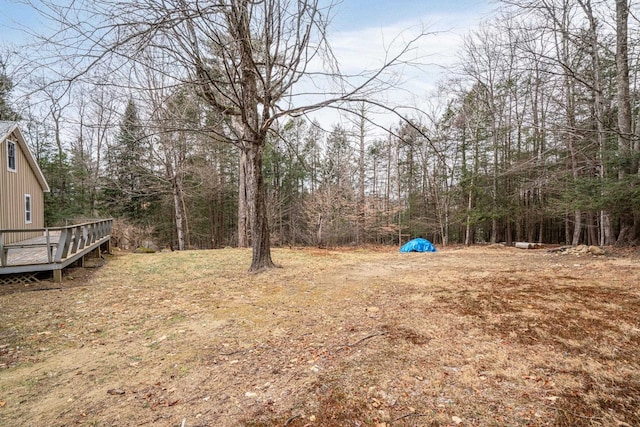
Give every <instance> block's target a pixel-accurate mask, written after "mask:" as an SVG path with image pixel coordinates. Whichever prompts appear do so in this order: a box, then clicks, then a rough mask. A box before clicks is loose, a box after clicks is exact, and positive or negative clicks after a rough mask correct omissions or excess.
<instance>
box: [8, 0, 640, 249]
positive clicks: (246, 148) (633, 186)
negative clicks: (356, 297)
mask: <svg viewBox="0 0 640 427" xmlns="http://www.w3.org/2000/svg"><path fill="white" fill-rule="evenodd" d="M238 3H239V4H243V3H244V4H245V6H246V5H247V4H246V3H245V2H242V1H240V2H238ZM267 3H269V2H267ZM312 3H313V2H312ZM273 4H276V5H277V4H279V2H275V3H273ZM311 6H313V7H311V8H310V9H305V10H302V11H301V12H300V13H314V10H315V9H314V8H316V7H318V6H317V5H315V4H311ZM633 7H634V5H633V4H632V5H631V8H630V6H629V4H628V3H627V2H626V1H623V0H615V1H597V2H596V1H590V0H576V1H569V0H542V1H529V0H511V1H506V2H503V3H502V4H501V7H500V8H499V9H497V10H496V12H495V16H494V17H493V18H490V19H488V20H486V21H485V22H483V24H482V25H481V26H479V27H478V28H477V29H476V30H473V31H472V32H470V33H469V34H468V35H467V36H466V37H465V40H464V45H463V48H462V49H461V51H460V52H459V53H458V57H459V60H458V63H457V65H456V66H454V67H452V68H451V70H450V73H449V76H448V77H447V79H445V80H443V81H441V82H440V85H439V90H438V92H437V93H434V94H425V95H424V97H425V100H427V98H428V101H429V103H430V104H429V105H430V107H429V108H428V109H427V108H423V109H422V110H421V111H420V112H419V113H417V112H414V114H412V115H411V116H410V117H403V118H399V119H398V120H397V121H396V123H395V124H392V125H387V126H385V127H384V129H383V130H381V128H380V125H379V123H376V117H378V116H377V113H378V112H379V111H378V110H377V108H379V105H376V104H375V103H373V104H372V103H368V102H366V99H364V98H366V96H364V95H363V92H358V91H356V92H353V93H351V94H350V95H354V96H346V97H339V98H340V99H339V100H338V101H340V102H341V104H340V109H341V110H343V111H347V112H345V113H344V114H343V116H342V120H341V122H340V123H339V124H338V123H336V124H330V125H327V124H325V123H319V122H318V121H314V120H310V119H308V118H306V116H305V115H304V114H302V113H304V111H296V110H295V108H293V107H292V108H290V110H289V111H288V113H294V114H282V115H279V116H278V117H276V118H275V119H273V120H271V118H272V117H274V116H276V115H278V111H280V110H278V108H275V107H274V108H272V109H267V110H268V111H267V110H258V109H259V108H262V106H264V105H268V102H267V101H266V100H264V99H262V100H261V96H262V95H264V94H267V95H268V96H273V98H274V100H275V99H276V98H277V97H278V93H280V92H279V91H281V89H282V88H281V87H282V86H283V85H287V84H289V83H293V82H294V81H297V79H299V78H301V75H302V74H291V75H289V74H286V73H287V72H288V71H286V70H287V69H285V70H281V69H278V67H277V65H276V64H277V63H278V60H280V59H281V56H278V55H281V54H280V53H278V54H276V55H274V56H273V58H271V59H270V60H271V61H272V64H271V65H272V68H271V70H277V71H278V72H280V73H281V74H280V75H279V77H278V79H275V80H274V79H273V78H272V80H270V82H271V83H273V84H272V85H271V86H269V85H267V84H266V83H264V82H263V83H257V84H255V85H254V86H253V87H252V90H253V95H251V94H247V93H246V92H242V90H245V89H246V88H245V87H244V86H242V88H244V89H242V90H240V89H239V88H240V86H237V87H236V86H234V84H239V83H238V80H237V76H232V77H231V79H229V80H225V79H224V76H223V75H222V74H224V73H225V72H231V71H230V70H236V69H242V67H243V66H246V63H244V62H243V61H249V59H247V58H245V59H243V58H242V56H241V54H239V53H238V52H245V53H247V54H249V53H250V54H251V55H253V63H252V64H251V65H250V67H249V68H248V69H247V70H248V71H246V75H251V73H255V72H254V71H252V69H251V67H253V70H256V69H257V70H258V71H260V72H266V70H268V69H269V68H268V67H267V66H266V65H265V63H269V59H268V58H269V55H266V54H265V53H264V51H265V50H269V49H267V48H265V47H264V46H263V47H260V48H259V49H258V51H251V52H249V51H243V50H242V49H244V48H247V47H246V46H245V47H243V46H241V45H240V46H239V45H235V46H234V47H233V49H230V50H228V51H226V50H223V49H225V48H226V47H227V46H228V44H227V42H228V40H225V42H224V43H220V45H216V44H215V43H212V45H209V46H207V47H202V46H199V47H197V48H196V50H184V51H181V52H182V53H181V55H183V56H184V58H183V60H184V61H185V63H187V62H188V64H189V66H191V67H192V68H191V69H192V70H195V71H194V74H191V75H190V77H189V79H188V80H187V79H185V78H175V77H173V78H171V79H170V80H167V79H168V77H167V76H168V75H171V72H165V71H160V72H159V71H158V70H159V69H161V68H162V66H166V65H167V64H166V62H167V61H168V59H167V58H163V57H162V55H163V54H165V53H166V52H165V53H163V52H158V51H157V50H146V51H145V52H144V53H141V52H137V54H140V55H142V56H140V57H137V59H136V61H137V62H138V63H141V62H145V63H146V64H147V65H149V66H148V67H146V68H145V69H144V70H145V71H144V72H142V71H139V74H137V75H135V76H133V77H134V78H135V80H136V84H135V85H134V84H132V83H131V82H128V83H127V85H124V86H122V87H118V86H115V85H101V84H92V85H89V84H86V82H85V83H84V84H79V85H77V86H68V85H65V84H63V83H59V84H48V85H46V86H45V89H43V90H42V91H41V92H40V93H41V97H42V99H43V100H44V101H43V102H41V103H39V104H37V105H26V106H25V107H24V108H22V110H20V114H21V119H22V120H23V123H25V127H26V133H27V134H28V136H29V140H30V142H31V144H32V149H33V151H34V153H35V155H36V157H37V159H38V161H39V162H40V165H41V166H42V169H43V171H44V173H45V175H46V177H47V179H48V181H49V184H50V186H51V188H52V191H51V193H50V194H49V195H47V212H46V220H47V223H48V225H57V224H60V223H61V222H62V221H64V220H65V219H68V218H72V217H97V216H113V217H114V218H116V219H117V224H118V227H119V231H117V232H118V233H121V234H123V235H125V234H127V233H128V234H127V236H128V237H129V238H130V239H132V240H134V244H143V242H144V241H147V240H153V241H155V242H156V244H158V245H160V246H170V247H172V248H175V249H190V248H217V247H224V246H236V245H240V246H247V245H249V244H251V243H253V242H255V240H256V239H255V236H256V235H257V234H258V233H261V232H263V231H264V230H265V229H266V230H268V238H267V240H268V241H269V242H270V243H271V244H274V245H280V246H282V245H289V246H297V245H318V246H335V245H360V244H399V243H401V242H404V241H406V240H407V239H409V238H411V237H419V236H421V237H426V238H428V239H430V240H432V241H433V242H434V243H436V244H444V245H446V244H454V243H463V244H474V243H483V242H507V243H512V242H514V241H529V242H542V243H564V244H573V245H576V244H581V243H585V244H594V245H610V244H619V245H629V244H637V243H638V241H639V239H640V175H639V163H640V127H639V126H638V124H639V119H640V109H639V108H638V101H639V95H640V93H639V92H638V90H637V84H636V81H637V80H638V79H637V77H639V76H640V74H638V73H639V68H638V65H640V64H638V62H637V59H636V58H638V57H639V56H638V55H637V52H638V47H640V43H639V42H640V37H639V36H640V33H638V28H639V26H638V25H637V24H638V22H637V21H636V20H635V18H634V17H635V16H636V15H634V13H633ZM248 10H249V9H247V10H244V12H247V11H248ZM319 10H320V9H319ZM269 11H271V12H273V13H275V11H274V10H271V9H269ZM612 11H613V12H612ZM119 12H121V11H114V12H113V13H119ZM183 12H184V11H183ZM244 12H243V9H242V8H239V9H237V10H236V9H234V12H233V13H234V14H232V15H230V16H227V17H226V19H228V20H229V19H231V20H233V19H235V20H236V21H234V25H233V28H235V29H236V30H237V31H241V30H243V28H244V29H245V30H246V31H248V32H249V33H251V32H252V31H254V29H251V28H250V25H249V24H248V21H245V20H247V19H249V18H248V17H249V16H253V14H247V15H243V13H244ZM264 13H266V12H264ZM150 15H151V14H150V13H149V14H144V17H145V19H147V18H149V16H150ZM138 16H142V15H138ZM175 19H176V21H175V23H176V25H184V27H183V29H184V30H185V31H186V34H187V35H193V34H194V33H193V31H197V29H194V28H191V27H189V25H193V24H200V23H201V22H200V21H197V20H192V19H191V16H188V17H184V16H180V17H175ZM314 19H315V17H314ZM314 22H316V21H314ZM190 23H191V24H190ZM245 24H247V27H243V25H245ZM145 28H146V27H145ZM259 28H260V29H261V31H263V32H262V33H260V34H261V35H260V37H258V39H259V40H263V41H264V40H268V39H269V37H271V36H272V35H273V34H275V33H266V32H265V28H264V27H262V26H260V27H259ZM323 28H324V27H323ZM208 31H213V30H212V29H209V30H208ZM213 33H215V32H213ZM305 34H306V33H305ZM143 35H144V36H145V37H146V36H149V33H148V32H145V33H144V34H142V33H138V34H133V35H132V33H127V34H126V36H127V37H129V39H128V40H130V39H131V38H132V37H134V36H139V37H142V36H143ZM297 36H298V34H297V33H296V37H293V34H291V38H290V39H287V40H288V41H287V40H283V41H281V42H280V44H279V45H280V46H283V45H287V46H289V44H288V43H294V42H293V40H296V42H300V39H299V38H297ZM163 37H168V34H163ZM309 37H311V35H309ZM196 39H197V40H201V38H200V37H196V38H194V39H188V38H187V40H196ZM236 40H243V38H242V37H240V35H237V37H236ZM122 46H125V45H124V44H122V45H121V46H120V47H122ZM126 46H127V48H128V49H129V48H131V46H132V45H126ZM137 46H141V45H137ZM314 46H316V47H317V45H314ZM146 47H149V46H146ZM154 48H155V47H154ZM188 48H189V49H194V46H193V45H188ZM272 48H273V46H272ZM298 48H299V46H298ZM172 49H174V51H175V50H176V49H177V48H175V47H172ZM260 49H262V50H260ZM202 51H207V52H208V54H207V55H205V54H204V53H202V55H201V56H198V55H200V52H202ZM212 51H213V53H211V52H212ZM152 52H153V53H154V55H152V54H151V53H152ZM292 52H293V57H290V60H291V61H292V62H290V64H294V63H296V61H299V60H300V55H302V50H300V49H298V50H295V51H292ZM313 52H319V50H318V49H316V50H314V51H313ZM290 53H291V52H290ZM308 53H309V51H307V54H308ZM234 55H240V57H234ZM256 58H261V59H260V60H256ZM274 58H278V60H276V59H274ZM129 59H130V58H129ZM263 60H264V61H263ZM158 61H160V62H163V64H162V66H161V64H159V62H158ZM225 61H226V62H225ZM225 64H226V65H225ZM229 64H231V65H229ZM234 67H235V68H234ZM289 69H290V68H289ZM139 70H140V69H139ZM274 72H275V71H274ZM216 73H217V74H216ZM300 73H302V71H301V72H300ZM267 74H269V73H267ZM10 77H11V75H10V74H9V73H7V72H5V74H4V77H3V78H2V79H0V82H2V84H3V87H4V88H8V87H9V86H8V85H9V84H10ZM221 81H227V82H233V83H234V84H231V83H228V84H222V83H220V82H221ZM274 82H276V83H277V84H276V83H274ZM267 86H269V87H267ZM0 93H1V94H2V95H3V102H2V103H0V106H3V108H5V107H4V105H5V104H6V102H4V100H6V97H7V96H8V95H7V94H8V91H7V90H3V91H2V92H0ZM238 93H240V94H244V95H243V96H244V98H243V97H242V96H240V98H237V99H235V100H234V99H232V96H235V95H233V94H238ZM282 93H283V92H282ZM249 95H250V96H249ZM247 96H249V98H250V97H251V96H253V99H254V101H250V99H249V98H247ZM230 100H231V101H232V102H231V103H230V104H225V103H226V102H230ZM332 101H336V99H333V100H332ZM274 105H275V104H274ZM323 105H324V102H319V103H314V104H312V105H311V108H310V110H314V109H316V108H319V107H321V106H323ZM239 106H240V107H242V108H240V107H239ZM236 107H238V108H236ZM247 108H249V109H250V111H252V112H253V113H252V114H253V118H251V117H249V118H248V119H247V117H245V116H246V114H244V113H245V112H246V111H247V110H246V109H247ZM7 111H11V110H7ZM230 112H232V113H230ZM295 113H300V114H295ZM11 114H14V113H13V111H11ZM242 120H245V121H246V123H245V122H242ZM265 120H267V121H268V126H266V125H264V123H265ZM242 123H244V124H242ZM252 126H253V127H252ZM256 126H257V127H256ZM239 134H240V136H239ZM243 135H244V136H243ZM248 135H252V136H251V138H254V139H253V141H256V139H255V138H256V137H257V136H259V137H260V138H263V139H262V140H260V141H262V142H260V143H259V144H257V145H256V144H253V145H246V144H245V143H246V141H249V140H250V139H251V138H249V136H248ZM239 141H244V142H242V143H240V142H239ZM243 144H244V145H243ZM254 148H255V149H256V150H258V151H252V150H253V149H254ZM256 155H258V156H259V157H260V158H259V159H256V158H255V156H256ZM252 159H253V160H252ZM256 167H258V168H259V169H260V171H261V173H260V174H256V172H255V171H253V172H252V170H251V169H252V168H256ZM258 181H261V183H258ZM251 183H253V184H251ZM258 184H259V185H263V189H262V190H259V189H258V187H257V186H256V185H258ZM256 191H260V192H262V194H264V206H263V207H260V206H261V205H258V207H257V208H256V204H255V203H248V197H251V193H252V192H256ZM261 203H262V202H261ZM252 209H253V210H256V209H259V210H261V211H263V212H264V221H266V224H267V228H265V229H262V228H260V227H258V228H256V227H255V222H256V221H258V219H256V218H257V216H256V212H254V211H252Z"/></svg>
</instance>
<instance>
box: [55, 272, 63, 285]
mask: <svg viewBox="0 0 640 427" xmlns="http://www.w3.org/2000/svg"><path fill="white" fill-rule="evenodd" d="M53 281H54V282H55V283H62V269H58V270H53Z"/></svg>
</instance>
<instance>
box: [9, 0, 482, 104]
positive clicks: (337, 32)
mask: <svg viewBox="0 0 640 427" xmlns="http://www.w3.org/2000/svg"><path fill="white" fill-rule="evenodd" d="M327 1H329V0H327ZM493 7H494V2H493V1H492V0H342V1H340V0H338V3H337V4H336V5H335V7H334V11H333V19H332V23H331V28H330V33H329V36H330V43H331V46H332V49H333V51H334V53H335V55H336V57H337V58H338V60H339V63H340V67H341V70H342V71H343V72H346V73H358V72H361V71H362V70H366V69H372V68H374V67H376V66H379V65H380V64H381V63H382V61H383V60H384V58H385V54H386V52H387V51H391V52H394V48H395V49H398V48H400V47H401V46H402V45H403V42H405V41H407V40H408V39H410V38H412V37H413V36H414V35H415V34H416V32H418V31H420V30H421V29H422V28H425V29H426V30H427V31H428V32H429V33H431V34H430V35H429V36H427V37H424V38H423V39H422V40H421V41H420V44H419V46H418V48H417V49H416V50H415V51H414V52H413V53H412V55H414V57H416V58H419V62H420V63H422V64H423V66H420V67H419V68H417V69H405V70H403V71H402V76H401V81H402V85H403V90H401V91H398V92H397V93H395V94H393V95H392V96H394V97H396V100H398V99H399V98H400V97H405V99H406V100H407V101H406V102H407V103H412V102H418V101H416V100H419V99H424V98H425V97H427V95H428V94H429V93H430V92H433V90H434V88H435V85H436V83H437V82H438V81H440V80H441V79H442V77H443V76H444V75H446V73H447V71H448V70H449V68H448V66H450V65H451V64H452V63H454V62H455V61H456V58H457V54H458V52H459V50H460V47H461V45H462V37H463V36H464V35H465V34H467V33H468V31H469V30H470V29H472V28H475V27H476V26H477V25H478V24H479V22H480V21H482V20H483V19H485V18H487V17H488V16H489V15H490V13H491V10H492V8H493ZM39 21H40V18H39V17H38V16H37V15H36V14H35V13H34V12H32V11H31V9H30V8H29V7H28V6H25V5H24V4H20V2H19V1H15V0H0V47H1V46H3V45H5V46H6V45H10V44H20V43H21V42H24V38H25V32H24V26H26V27H32V28H34V27H35V28H42V23H41V22H39ZM410 98H413V100H411V99H410ZM402 102H405V101H402ZM322 114H329V113H328V112H324V113H322Z"/></svg>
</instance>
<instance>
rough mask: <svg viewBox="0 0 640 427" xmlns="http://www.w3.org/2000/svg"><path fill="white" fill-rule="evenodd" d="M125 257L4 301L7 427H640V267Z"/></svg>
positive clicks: (483, 253) (229, 252) (460, 258)
mask: <svg viewBox="0 0 640 427" xmlns="http://www.w3.org/2000/svg"><path fill="white" fill-rule="evenodd" d="M250 257H251V253H250V251H248V250H244V249H224V250H215V251H185V252H173V253H157V254H118V255H116V256H114V257H112V258H111V259H110V260H109V262H108V263H107V264H106V265H105V266H104V267H102V268H100V269H99V270H94V271H92V272H90V273H88V274H87V273H84V274H85V275H83V273H82V271H77V272H74V273H73V280H71V279H69V278H67V279H65V282H64V283H63V285H62V286H60V289H48V290H47V289H46V288H47V287H50V284H48V285H47V284H45V285H43V287H44V288H45V289H44V290H42V291H39V292H23V291H22V290H24V289H21V288H19V287H13V288H3V289H2V290H1V291H0V306H1V307H2V310H0V402H1V405H0V424H2V425H25V424H28V425H48V426H67V425H132V426H136V425H154V426H155V425H159V426H181V425H184V426H240V425H242V426H313V425H317V426H377V427H380V426H422V425H432V426H455V425H463V426H472V425H477V426H491V425H495V426H502V425H512V426H620V425H640V362H639V361H640V317H639V316H638V315H637V313H638V312H640V266H639V264H638V256H637V253H635V252H626V253H614V252H612V251H611V250H609V251H608V254H607V255H606V256H599V257H595V256H591V255H589V254H587V255H585V254H561V253H549V252H546V251H545V250H531V251H521V250H517V249H511V248H505V247H496V246H481V247H473V248H451V249H446V248H445V249H443V250H440V252H437V253H432V254H416V253H412V254H399V253H397V252H396V251H395V250H393V249H390V248H375V247H372V248H367V249H364V250H363V249H351V250H319V249H275V250H274V259H275V261H276V262H277V263H279V264H281V265H283V266H284V267H283V268H279V269H274V270H271V271H268V272H265V273H263V274H259V275H251V274H247V273H246V266H247V265H248V264H249V261H250Z"/></svg>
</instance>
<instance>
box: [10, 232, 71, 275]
mask: <svg viewBox="0 0 640 427" xmlns="http://www.w3.org/2000/svg"><path fill="white" fill-rule="evenodd" d="M59 239H60V233H56V234H54V233H52V234H51V236H50V238H49V240H50V243H52V244H55V245H57V243H58V240H59ZM46 243H47V239H46V237H45V236H39V237H34V238H32V239H27V240H22V241H20V242H15V243H12V244H10V245H7V247H8V248H9V251H8V252H7V267H11V266H17V265H31V264H48V263H49V257H48V256H47V248H46V246H38V247H33V248H19V247H12V246H19V245H33V244H42V245H43V244H46ZM55 248H56V246H54V247H53V250H54V252H55Z"/></svg>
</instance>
